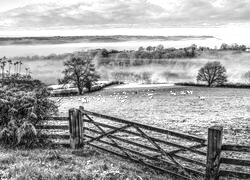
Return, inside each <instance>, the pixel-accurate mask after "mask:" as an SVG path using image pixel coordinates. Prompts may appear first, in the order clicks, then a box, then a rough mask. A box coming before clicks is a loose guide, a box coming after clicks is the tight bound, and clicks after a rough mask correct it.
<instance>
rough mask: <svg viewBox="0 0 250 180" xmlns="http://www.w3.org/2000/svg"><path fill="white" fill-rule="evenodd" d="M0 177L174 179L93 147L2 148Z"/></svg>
mask: <svg viewBox="0 0 250 180" xmlns="http://www.w3.org/2000/svg"><path fill="white" fill-rule="evenodd" d="M0 154H1V158H0V179H1V180H5V179H17V180H30V179H32V180H50V179H51V180H52V179H53V180H54V179H55V180H57V179H58V180H59V179H60V180H71V179H75V180H92V179H93V180H96V179H97V180H113V179H114V180H125V179H126V180H141V179H145V180H147V179H148V180H149V179H156V180H160V179H172V178H170V177H168V176H166V175H164V176H162V175H158V174H157V173H156V172H154V171H152V170H150V169H148V168H145V167H142V166H139V165H137V164H133V163H130V162H128V161H124V160H123V159H120V158H117V157H116V156H111V155H108V154H104V153H103V152H101V151H97V150H95V149H92V148H85V149H84V150H77V151H72V150H70V149H64V148H61V149H60V148H59V149H33V150H21V149H19V150H10V149H1V148H0Z"/></svg>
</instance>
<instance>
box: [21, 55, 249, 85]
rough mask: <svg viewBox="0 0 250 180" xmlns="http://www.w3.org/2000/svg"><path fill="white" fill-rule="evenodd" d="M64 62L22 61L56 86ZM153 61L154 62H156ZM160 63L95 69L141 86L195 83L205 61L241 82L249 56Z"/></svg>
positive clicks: (225, 56)
mask: <svg viewBox="0 0 250 180" xmlns="http://www.w3.org/2000/svg"><path fill="white" fill-rule="evenodd" d="M64 61H65V59H61V60H53V59H52V60H39V59H38V60H29V61H27V60H26V61H25V60H24V66H28V67H30V68H31V72H32V76H33V77H34V78H38V79H40V80H42V81H44V82H45V83H47V84H55V83H57V79H58V78H61V77H62V73H61V72H62V71H63V69H64V67H63V62H64ZM96 61H98V59H96ZM154 61H155V62H157V60H154ZM161 61H163V62H164V63H163V64H157V63H152V64H148V65H140V66H128V67H116V66H114V67H106V66H98V67H97V70H98V72H99V73H100V75H101V78H102V80H120V81H125V82H140V83H176V82H195V81H196V76H197V72H198V70H199V69H200V68H201V67H202V66H203V65H204V64H206V63H207V62H208V61H220V62H221V63H222V64H223V65H224V66H225V68H226V70H227V75H228V81H229V82H244V79H243V78H242V75H243V74H244V73H245V72H247V71H249V70H250V53H248V52H223V54H221V55H218V57H213V56H212V57H210V56H208V57H199V58H190V59H189V58H188V59H187V58H186V59H161Z"/></svg>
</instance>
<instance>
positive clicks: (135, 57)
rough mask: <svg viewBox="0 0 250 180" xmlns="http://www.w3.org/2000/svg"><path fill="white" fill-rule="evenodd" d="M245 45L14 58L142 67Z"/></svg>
mask: <svg viewBox="0 0 250 180" xmlns="http://www.w3.org/2000/svg"><path fill="white" fill-rule="evenodd" d="M246 49H247V48H246V46H245V45H238V44H236V43H234V44H232V45H228V44H225V43H223V44H222V45H221V47H220V48H219V49H217V48H209V47H202V46H200V47H198V46H197V45H195V44H193V45H191V46H189V47H185V48H165V47H164V46H163V45H158V46H148V47H139V48H138V50H123V51H118V50H114V49H111V50H107V49H93V50H88V51H82V52H73V53H64V54H50V55H48V56H38V55H34V56H25V57H14V58H13V59H22V60H30V61H35V60H64V59H68V58H69V57H70V56H72V55H77V54H79V53H80V54H81V53H88V54H90V55H91V56H93V57H95V58H96V60H97V61H98V62H97V63H98V64H99V65H107V64H112V65H121V64H122V65H123V64H126V65H127V64H130V65H142V64H150V63H152V62H155V63H160V64H161V63H162V61H164V59H175V58H195V57H199V56H201V55H202V54H204V53H208V54H215V53H216V52H218V51H224V50H232V51H246Z"/></svg>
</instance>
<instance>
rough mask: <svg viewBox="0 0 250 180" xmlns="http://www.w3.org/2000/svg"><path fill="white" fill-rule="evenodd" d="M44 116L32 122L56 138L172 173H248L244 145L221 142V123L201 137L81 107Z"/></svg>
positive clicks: (185, 175) (242, 175) (185, 176)
mask: <svg viewBox="0 0 250 180" xmlns="http://www.w3.org/2000/svg"><path fill="white" fill-rule="evenodd" d="M49 119H51V120H52V121H54V122H55V123H53V125H48V124H47V125H46V124H45V125H41V126H40V127H38V128H39V129H42V130H45V132H48V131H49V130H52V132H53V133H54V134H51V133H50V137H51V138H53V139H55V142H56V144H60V145H66V146H68V145H69V142H70V146H71V148H84V145H90V146H93V147H95V148H98V149H101V150H104V151H107V152H109V153H112V154H115V155H118V156H120V157H123V158H125V159H129V160H131V161H133V162H137V163H140V164H142V165H146V166H149V167H150V168H153V169H156V170H159V171H162V172H166V173H168V174H171V175H173V176H175V177H177V178H178V179H207V180H210V179H219V178H220V177H226V178H230V177H231V178H240V179H250V168H249V167H250V146H242V145H232V144H231V145H229V144H223V142H222V132H223V128H222V127H218V126H213V127H210V128H209V129H208V139H207V140H206V139H203V138H200V137H196V136H192V135H187V134H183V133H180V132H175V131H171V130H166V129H163V128H159V127H155V126H148V125H145V124H141V123H137V122H135V121H127V120H124V119H121V118H116V117H111V116H107V115H103V114H99V113H95V112H90V111H87V110H84V109H83V108H82V107H80V108H79V109H70V110H69V117H51V118H49ZM58 121H60V123H58ZM62 121H64V122H67V121H68V122H69V124H68V125H66V124H62ZM59 124H60V125H59ZM68 129H69V132H66V133H65V131H66V130H68ZM59 131H60V133H59ZM55 133H56V134H55ZM63 139H64V141H61V140H63ZM65 140H66V141H65ZM69 140H70V141H69ZM83 150H84V149H83ZM228 152H229V154H228ZM240 153H241V154H242V155H243V156H241V155H239V154H240ZM235 155H236V156H235ZM232 157H234V158H232ZM235 157H236V158H235ZM235 166H240V168H239V167H237V168H236V167H235Z"/></svg>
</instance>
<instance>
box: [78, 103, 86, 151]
mask: <svg viewBox="0 0 250 180" xmlns="http://www.w3.org/2000/svg"><path fill="white" fill-rule="evenodd" d="M79 110H80V113H81V119H82V143H83V146H84V141H85V136H84V131H85V129H84V127H85V124H84V122H83V118H84V114H83V113H82V111H81V110H84V107H83V106H79Z"/></svg>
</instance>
